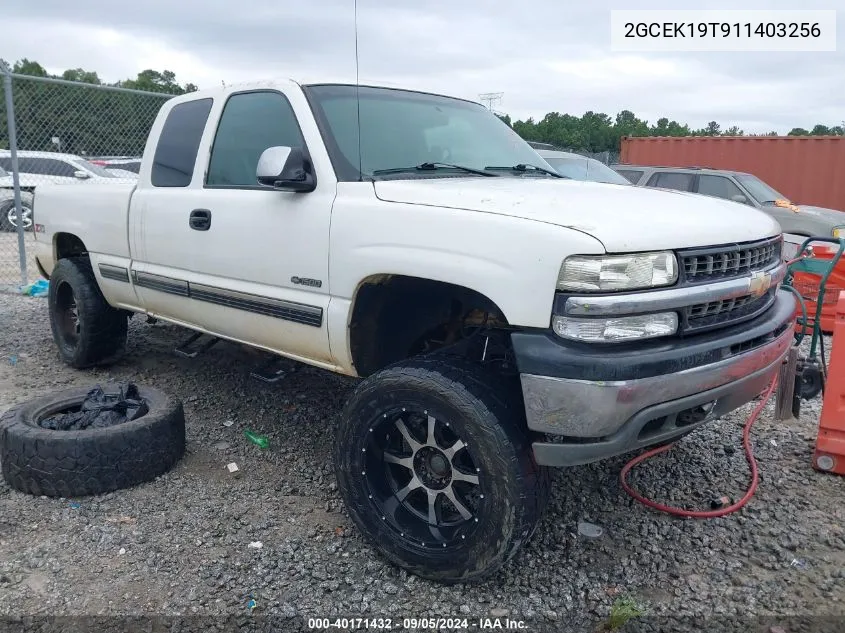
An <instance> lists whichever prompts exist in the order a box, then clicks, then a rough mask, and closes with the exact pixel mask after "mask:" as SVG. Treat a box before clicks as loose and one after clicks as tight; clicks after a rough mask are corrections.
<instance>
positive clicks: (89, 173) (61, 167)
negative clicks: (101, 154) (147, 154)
mask: <svg viewBox="0 0 845 633" xmlns="http://www.w3.org/2000/svg"><path fill="white" fill-rule="evenodd" d="M17 154H18V170H19V179H20V187H21V203H22V206H23V224H24V228H25V229H26V230H27V231H31V230H32V224H33V210H32V199H33V198H32V194H33V193H34V192H35V188H36V186H39V185H45V184H49V183H55V184H70V183H83V182H117V180H116V178H119V177H121V176H118V175H117V174H113V173H111V172H109V171H108V170H107V169H103V168H102V167H99V166H97V165H94V164H93V163H90V162H89V161H87V160H85V159H84V158H81V157H79V156H76V155H75V154H60V153H57V152H33V151H26V150H24V151H18V153H17ZM0 169H2V170H3V171H4V172H5V175H3V174H0V190H2V191H0V231H15V230H16V229H17V213H16V212H15V207H14V201H13V200H12V201H11V202H10V201H9V196H10V195H11V189H12V187H13V183H12V175H11V172H12V152H11V151H9V150H0ZM123 178H126V179H131V178H130V177H128V176H124V177H123Z"/></svg>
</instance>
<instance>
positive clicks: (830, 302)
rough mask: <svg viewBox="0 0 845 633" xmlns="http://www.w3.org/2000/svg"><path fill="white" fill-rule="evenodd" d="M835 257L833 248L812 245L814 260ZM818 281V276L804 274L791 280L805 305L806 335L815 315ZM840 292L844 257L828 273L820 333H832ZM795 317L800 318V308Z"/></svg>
mask: <svg viewBox="0 0 845 633" xmlns="http://www.w3.org/2000/svg"><path fill="white" fill-rule="evenodd" d="M835 255H836V249H835V248H828V247H825V246H817V245H813V257H814V258H816V259H833V258H834V256H835ZM820 281H821V276H820V275H815V274H813V273H804V272H798V273H795V275H794V277H793V280H792V286H793V288H795V289H796V290H797V291H798V292H800V293H801V296H802V297H803V298H804V303H806V304H807V320H808V330H807V331H808V333H809V331H810V330H809V328H810V327H812V325H813V317H814V316H815V314H816V300H817V299H818V297H819V282H820ZM842 290H845V255H843V256H842V258H841V259H840V260H839V262H838V263H837V264H836V268H834V269H833V272H831V273H830V277H828V278H827V285H826V286H825V294H824V301H823V302H822V314H821V319H820V321H821V327H822V332H824V333H825V334H831V333H832V332H833V324H834V322H835V320H836V302H837V301H838V300H839V293H840V291H842ZM795 315H796V316H798V317H800V316H801V306H798V308H797V310H796V312H795ZM800 329H801V326H800V325H797V326H796V330H800Z"/></svg>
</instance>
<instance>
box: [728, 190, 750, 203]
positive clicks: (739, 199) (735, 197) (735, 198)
mask: <svg viewBox="0 0 845 633" xmlns="http://www.w3.org/2000/svg"><path fill="white" fill-rule="evenodd" d="M731 200H733V201H734V202H741V203H742V204H748V198H746V197H745V196H743V195H742V194H741V193H738V194H736V195H733V196H731Z"/></svg>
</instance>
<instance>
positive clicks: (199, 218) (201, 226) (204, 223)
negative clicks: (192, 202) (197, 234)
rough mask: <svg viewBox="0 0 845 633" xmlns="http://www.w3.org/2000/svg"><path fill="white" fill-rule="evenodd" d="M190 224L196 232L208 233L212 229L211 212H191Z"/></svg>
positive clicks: (205, 210)
mask: <svg viewBox="0 0 845 633" xmlns="http://www.w3.org/2000/svg"><path fill="white" fill-rule="evenodd" d="M188 224H189V225H190V227H191V228H192V229H194V230H195V231H207V230H208V229H210V228H211V211H209V210H208V209H194V210H193V211H191V215H190V217H189V219H188Z"/></svg>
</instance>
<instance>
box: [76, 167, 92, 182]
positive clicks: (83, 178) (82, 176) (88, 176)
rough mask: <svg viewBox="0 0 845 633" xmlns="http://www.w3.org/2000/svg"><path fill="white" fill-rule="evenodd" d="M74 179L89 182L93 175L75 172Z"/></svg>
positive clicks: (80, 171)
mask: <svg viewBox="0 0 845 633" xmlns="http://www.w3.org/2000/svg"><path fill="white" fill-rule="evenodd" d="M73 177H74V178H78V179H79V180H87V179H88V178H90V177H91V174H89V173H88V172H87V171H82V170H81V169H80V170H78V171H75V172H73Z"/></svg>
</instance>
